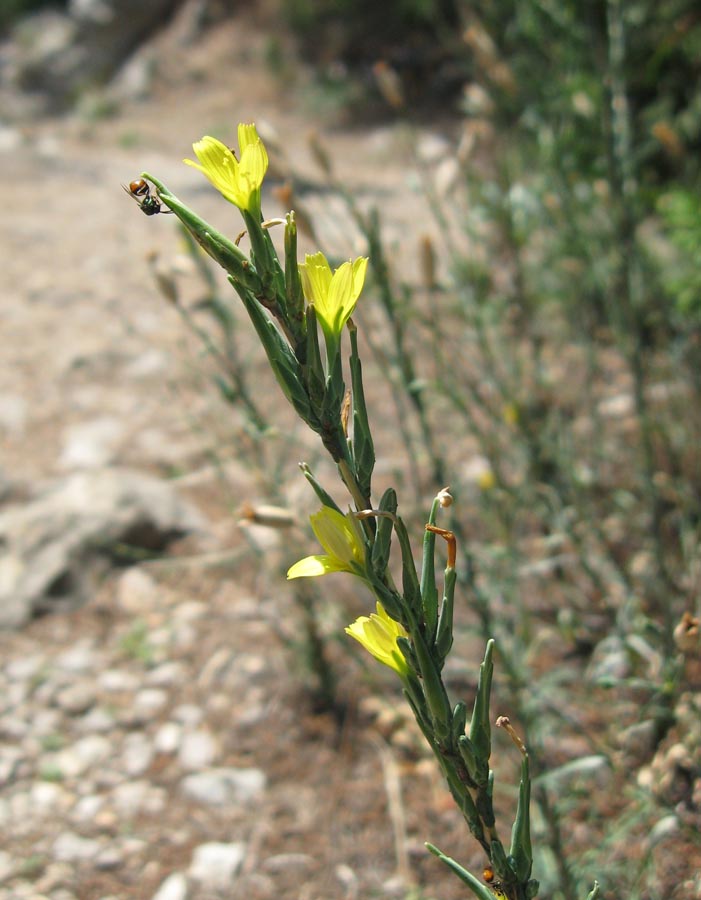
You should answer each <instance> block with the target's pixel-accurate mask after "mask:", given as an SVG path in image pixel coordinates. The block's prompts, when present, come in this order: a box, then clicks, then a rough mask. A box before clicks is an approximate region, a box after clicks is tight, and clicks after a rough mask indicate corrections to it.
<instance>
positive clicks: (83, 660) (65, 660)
mask: <svg viewBox="0 0 701 900" xmlns="http://www.w3.org/2000/svg"><path fill="white" fill-rule="evenodd" d="M56 665H57V666H58V668H59V669H63V670H64V671H65V672H70V673H71V674H74V673H78V672H89V673H90V674H91V675H93V674H94V672H95V670H96V669H98V668H99V666H98V665H97V660H96V658H95V648H94V646H93V642H92V641H91V640H90V638H87V639H85V640H81V641H76V643H75V644H74V645H73V646H72V647H71V649H70V650H66V651H64V652H63V653H61V655H60V656H58V657H56Z"/></svg>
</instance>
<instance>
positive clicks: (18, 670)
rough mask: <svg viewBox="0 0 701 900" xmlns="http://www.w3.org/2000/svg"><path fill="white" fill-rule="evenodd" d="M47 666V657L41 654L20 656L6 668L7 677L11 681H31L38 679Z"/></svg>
mask: <svg viewBox="0 0 701 900" xmlns="http://www.w3.org/2000/svg"><path fill="white" fill-rule="evenodd" d="M45 665H46V657H45V656H43V655H42V654H39V653H32V654H30V655H29V656H18V657H17V659H13V660H11V661H10V662H8V664H7V665H6V666H5V669H4V672H5V675H6V676H7V677H8V678H9V679H10V681H29V680H30V679H32V678H34V677H36V676H37V675H38V674H39V673H40V672H41V670H42V668H43V667H44V666H45Z"/></svg>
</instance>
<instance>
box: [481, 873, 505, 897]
mask: <svg viewBox="0 0 701 900" xmlns="http://www.w3.org/2000/svg"><path fill="white" fill-rule="evenodd" d="M483 875H484V880H485V881H486V882H487V886H488V887H489V890H490V891H491V892H492V893H493V894H494V896H495V897H496V898H497V900H509V898H508V897H507V895H506V894H505V893H504V891H502V889H501V882H499V881H495V880H494V869H492V867H491V866H487V868H486V869H485V870H484V872H483Z"/></svg>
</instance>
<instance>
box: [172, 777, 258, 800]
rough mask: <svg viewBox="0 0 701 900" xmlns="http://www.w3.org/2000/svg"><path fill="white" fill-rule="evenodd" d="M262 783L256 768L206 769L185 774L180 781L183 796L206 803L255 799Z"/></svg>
mask: <svg viewBox="0 0 701 900" xmlns="http://www.w3.org/2000/svg"><path fill="white" fill-rule="evenodd" d="M265 785H266V777H265V774H264V773H263V772H262V771H261V770H260V769H235V768H220V769H208V770H207V771H205V772H198V773H197V774H195V775H188V776H187V777H186V778H183V780H182V782H181V783H180V786H181V790H182V791H183V793H184V794H185V796H187V797H189V798H190V799H191V800H195V801H197V802H199V803H204V804H206V805H208V806H228V805H234V804H237V803H247V802H250V801H252V800H255V799H256V798H258V797H259V796H260V795H261V793H262V792H263V790H264V788H265Z"/></svg>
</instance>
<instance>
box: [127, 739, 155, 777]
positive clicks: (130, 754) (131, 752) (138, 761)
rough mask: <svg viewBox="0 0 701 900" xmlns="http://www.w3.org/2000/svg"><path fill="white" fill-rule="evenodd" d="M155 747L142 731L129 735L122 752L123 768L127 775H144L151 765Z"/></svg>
mask: <svg viewBox="0 0 701 900" xmlns="http://www.w3.org/2000/svg"><path fill="white" fill-rule="evenodd" d="M152 759H153V747H152V746H151V742H150V740H149V739H148V738H147V737H146V735H145V734H143V733H142V732H140V731H135V732H133V733H132V734H128V735H127V736H126V738H125V740H124V748H123V750H122V766H123V768H124V771H125V772H126V773H127V775H130V776H132V777H133V776H134V775H143V773H144V772H145V771H146V770H147V769H148V767H149V766H150V765H151V761H152Z"/></svg>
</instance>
